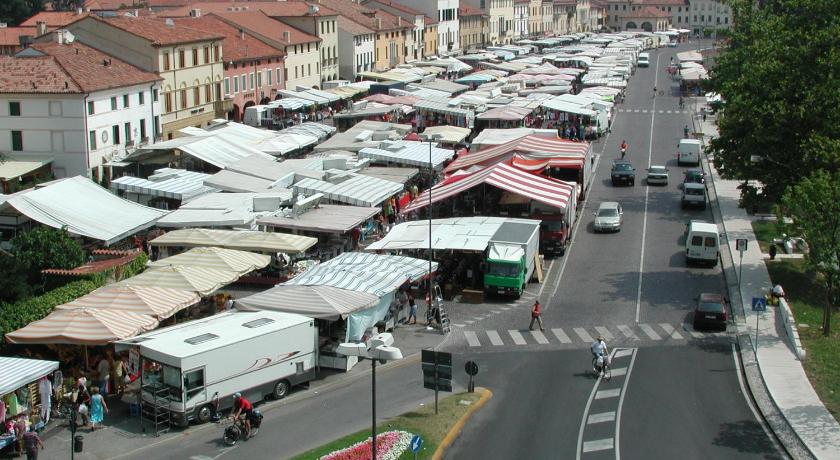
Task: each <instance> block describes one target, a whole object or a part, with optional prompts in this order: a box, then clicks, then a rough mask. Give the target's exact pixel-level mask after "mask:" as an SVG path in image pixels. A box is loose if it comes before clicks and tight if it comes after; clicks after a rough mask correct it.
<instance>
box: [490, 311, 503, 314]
mask: <svg viewBox="0 0 840 460" xmlns="http://www.w3.org/2000/svg"><path fill="white" fill-rule="evenodd" d="M501 312H502V310H493V311H491V312H490V313H493V314H494V315H498V314H499V313H501Z"/></svg>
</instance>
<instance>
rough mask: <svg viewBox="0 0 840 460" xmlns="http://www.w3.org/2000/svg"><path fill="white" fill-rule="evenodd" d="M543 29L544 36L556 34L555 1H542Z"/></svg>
mask: <svg viewBox="0 0 840 460" xmlns="http://www.w3.org/2000/svg"><path fill="white" fill-rule="evenodd" d="M541 28H542V31H543V35H544V36H549V37H550V36H554V34H555V33H556V32H555V31H554V3H553V2H550V1H549V2H546V1H543V2H542V27H541Z"/></svg>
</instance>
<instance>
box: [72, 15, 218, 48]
mask: <svg viewBox="0 0 840 460" xmlns="http://www.w3.org/2000/svg"><path fill="white" fill-rule="evenodd" d="M88 17H89V18H90V19H92V20H94V21H101V22H103V23H105V24H109V25H111V26H113V27H116V28H118V29H120V30H123V31H125V32H128V33H130V34H132V35H136V36H138V37H140V38H143V39H146V40H148V41H150V42H152V44H153V45H154V46H166V45H175V44H178V43H193V42H199V41H207V40H218V39H221V38H222V36H221V35H219V34H217V33H214V32H210V31H203V30H198V29H192V28H189V27H185V26H180V25H178V24H175V25H172V26H170V25H167V23H166V21H167V20H166V19H164V18H157V17H143V16H141V17H139V18H133V17H127V16H119V17H115V18H100V17H98V16H94V15H91V16H88Z"/></svg>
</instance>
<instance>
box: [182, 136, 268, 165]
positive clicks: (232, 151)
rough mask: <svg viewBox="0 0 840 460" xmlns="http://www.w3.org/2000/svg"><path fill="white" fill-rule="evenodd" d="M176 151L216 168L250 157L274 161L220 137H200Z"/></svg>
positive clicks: (245, 146) (256, 151)
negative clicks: (255, 156)
mask: <svg viewBox="0 0 840 460" xmlns="http://www.w3.org/2000/svg"><path fill="white" fill-rule="evenodd" d="M178 149H179V150H181V151H182V152H184V153H186V154H188V155H190V156H192V157H195V158H198V159H199V160H201V161H203V162H205V163H209V164H211V165H213V166H216V167H217V168H225V167H227V165H229V164H231V163H234V162H236V161H238V160H241V159H243V158H245V157H248V156H251V155H257V156H261V157H263V158H265V159H266V160H271V161H274V157H272V156H271V155H269V154H267V153H264V152H263V151H261V150H258V149H256V148H254V147H250V146H248V145H244V144H241V143H235V142H233V141H231V140H228V139H225V138H224V137H220V136H208V137H202V138H199V139H198V140H197V141H196V142H192V143H190V144H185V145H182V146H181V147H179V148H178Z"/></svg>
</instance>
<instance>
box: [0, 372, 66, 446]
mask: <svg viewBox="0 0 840 460" xmlns="http://www.w3.org/2000/svg"><path fill="white" fill-rule="evenodd" d="M0 369H2V372H0V451H2V450H3V449H5V448H6V447H9V446H11V445H13V444H14V443H15V442H16V441H17V440H18V439H17V437H16V436H15V432H14V429H12V431H9V430H8V426H9V425H10V422H11V423H13V422H15V421H16V420H18V419H20V418H23V419H24V423H25V424H26V427H27V429H29V427H30V426H35V428H36V429H37V428H41V427H43V426H44V424H43V422H42V419H41V415H40V414H41V413H43V411H42V410H41V405H42V404H43V403H44V402H45V401H46V402H47V404H49V401H50V398H51V396H52V395H51V392H50V391H49V388H51V387H50V386H48V385H44V384H42V383H41V382H42V381H44V380H45V379H46V377H47V376H48V375H50V374H52V373H53V372H55V371H56V370H57V369H58V362H57V361H43V360H40V359H25V358H13V357H9V356H0ZM46 410H49V408H47V409H46Z"/></svg>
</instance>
